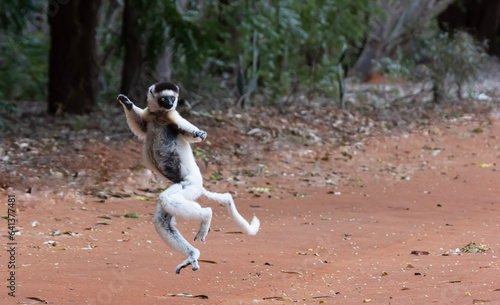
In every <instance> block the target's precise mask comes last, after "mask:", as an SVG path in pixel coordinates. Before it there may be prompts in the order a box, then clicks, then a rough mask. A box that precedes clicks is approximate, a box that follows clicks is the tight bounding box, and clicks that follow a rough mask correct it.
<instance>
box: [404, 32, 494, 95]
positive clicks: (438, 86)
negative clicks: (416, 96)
mask: <svg viewBox="0 0 500 305" xmlns="http://www.w3.org/2000/svg"><path fill="white" fill-rule="evenodd" d="M417 42H418V46H417V50H418V51H417V52H416V53H415V54H414V55H415V61H417V62H418V61H423V62H427V64H426V66H427V67H428V69H429V73H430V78H431V80H432V82H433V84H434V98H435V101H436V102H442V101H445V100H446V99H448V97H449V91H450V83H451V84H455V85H456V86H458V92H457V94H458V96H460V95H461V87H462V85H464V84H466V83H468V82H470V81H472V80H475V79H476V78H477V76H478V70H479V67H480V63H481V61H482V59H483V58H484V56H485V53H484V50H483V48H482V47H481V46H480V45H479V44H477V43H476V42H475V41H474V39H473V38H472V37H471V36H470V35H468V34H466V33H464V32H456V33H454V34H452V35H450V34H448V33H438V34H436V35H434V36H433V37H430V38H428V39H419V40H417Z"/></svg>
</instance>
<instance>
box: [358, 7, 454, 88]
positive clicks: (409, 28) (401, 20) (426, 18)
mask: <svg viewBox="0 0 500 305" xmlns="http://www.w3.org/2000/svg"><path fill="white" fill-rule="evenodd" d="M453 1H455V0H402V1H394V0H381V1H380V3H381V6H382V8H383V9H384V11H385V13H386V18H385V19H383V18H376V19H375V20H373V21H372V30H371V31H370V33H369V35H368V39H367V41H366V44H365V46H364V48H363V51H362V52H361V55H360V57H359V58H358V60H357V62H356V64H355V65H354V67H353V69H352V70H351V72H352V74H354V75H355V76H357V77H358V78H360V79H361V80H365V79H366V78H367V77H368V76H369V75H370V73H371V72H372V63H373V60H378V59H381V58H383V57H389V56H391V55H392V54H393V53H394V52H395V51H396V48H397V47H398V46H400V45H402V44H404V43H405V42H407V41H408V40H409V39H411V37H412V35H414V34H415V33H417V32H420V31H422V30H424V29H426V27H427V26H428V24H429V23H430V21H431V20H432V19H433V18H435V17H436V16H437V15H438V14H440V13H441V12H442V11H444V10H445V9H446V8H447V7H448V5H450V4H451V3H452V2H453Z"/></svg>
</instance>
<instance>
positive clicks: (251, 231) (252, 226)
mask: <svg viewBox="0 0 500 305" xmlns="http://www.w3.org/2000/svg"><path fill="white" fill-rule="evenodd" d="M203 195H204V196H205V197H207V198H208V199H210V200H215V201H218V202H220V203H223V204H225V205H226V206H227V210H228V211H229V215H230V216H231V218H232V219H233V221H234V222H235V223H236V224H237V225H238V227H239V228H240V229H241V231H243V233H245V234H248V235H255V234H257V232H258V231H259V227H260V221H259V219H258V218H257V217H255V216H254V217H253V219H252V222H251V223H248V222H247V221H246V220H245V218H243V216H241V215H240V213H238V210H237V209H236V205H235V204H234V201H233V197H232V196H231V194H229V193H225V194H220V193H214V192H210V191H207V190H203Z"/></svg>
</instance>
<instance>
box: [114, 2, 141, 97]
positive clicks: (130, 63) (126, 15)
mask: <svg viewBox="0 0 500 305" xmlns="http://www.w3.org/2000/svg"><path fill="white" fill-rule="evenodd" d="M140 15H141V5H140V3H139V1H137V0H126V1H125V8H124V10H123V27H122V44H123V46H124V48H125V54H124V57H123V69H122V81H121V88H120V92H121V93H123V94H126V95H129V96H130V98H131V99H132V100H142V99H143V98H144V97H145V91H146V89H147V88H144V86H143V85H142V79H143V75H144V64H143V63H144V60H143V52H142V48H141V46H142V45H143V42H142V38H141V31H140V28H139V24H138V19H139V16H140Z"/></svg>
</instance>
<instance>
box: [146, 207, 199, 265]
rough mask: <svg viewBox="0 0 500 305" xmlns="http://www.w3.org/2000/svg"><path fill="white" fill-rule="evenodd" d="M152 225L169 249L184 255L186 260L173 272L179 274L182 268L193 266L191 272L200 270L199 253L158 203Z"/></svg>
mask: <svg viewBox="0 0 500 305" xmlns="http://www.w3.org/2000/svg"><path fill="white" fill-rule="evenodd" d="M154 224H155V228H156V231H157V232H158V234H160V236H161V238H162V239H163V241H164V242H165V243H166V244H167V245H168V246H170V247H172V248H174V249H175V250H176V251H178V252H180V253H182V254H184V255H185V256H186V257H187V258H186V260H185V261H183V262H182V264H180V265H178V266H177V267H176V269H175V272H176V273H177V274H179V273H180V272H181V269H182V268H185V267H187V266H188V265H192V266H193V271H196V270H198V269H199V268H200V266H199V265H198V258H199V257H200V251H199V250H198V249H196V248H195V247H193V246H191V245H190V244H189V243H188V242H187V240H186V239H184V237H182V235H181V233H180V232H179V230H177V228H175V219H174V217H173V216H172V215H171V214H168V213H167V212H165V210H164V209H163V206H162V205H161V204H160V203H158V205H157V206H156V214H155V217H154Z"/></svg>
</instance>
